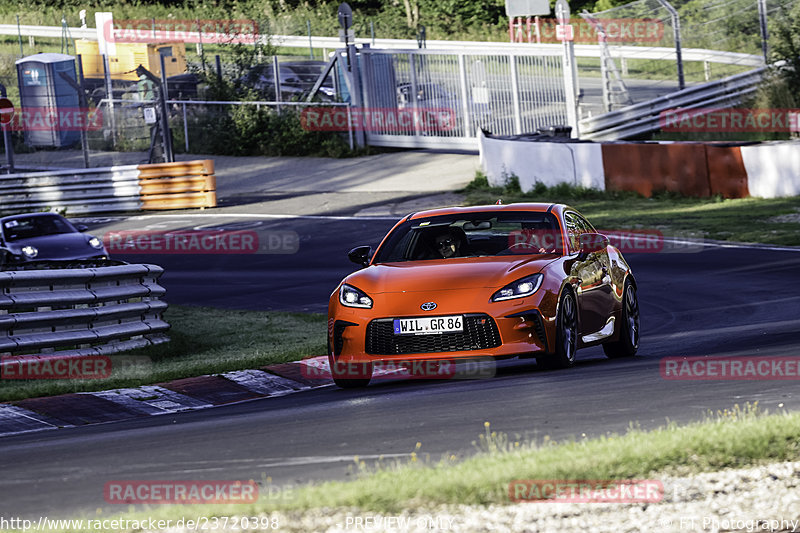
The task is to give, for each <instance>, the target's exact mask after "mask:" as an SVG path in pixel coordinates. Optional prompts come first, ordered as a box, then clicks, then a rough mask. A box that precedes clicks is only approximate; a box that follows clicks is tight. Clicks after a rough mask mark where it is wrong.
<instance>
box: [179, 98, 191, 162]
mask: <svg viewBox="0 0 800 533" xmlns="http://www.w3.org/2000/svg"><path fill="white" fill-rule="evenodd" d="M181 105H182V106H183V145H184V148H186V153H187V154H188V153H189V124H188V123H187V121H186V102H184V103H183V104H181Z"/></svg>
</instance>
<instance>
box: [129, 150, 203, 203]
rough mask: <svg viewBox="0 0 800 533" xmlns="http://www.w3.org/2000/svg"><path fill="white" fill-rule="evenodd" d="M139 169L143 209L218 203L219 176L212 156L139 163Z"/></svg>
mask: <svg viewBox="0 0 800 533" xmlns="http://www.w3.org/2000/svg"><path fill="white" fill-rule="evenodd" d="M138 168H139V187H140V188H141V192H140V193H139V194H140V199H141V202H142V209H143V210H160V209H191V208H201V209H203V208H206V207H216V206H217V179H216V176H214V161H213V160H211V159H202V160H197V161H176V162H175V163H156V164H149V165H139V167H138Z"/></svg>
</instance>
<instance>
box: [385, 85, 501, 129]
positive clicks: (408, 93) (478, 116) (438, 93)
mask: <svg viewBox="0 0 800 533" xmlns="http://www.w3.org/2000/svg"><path fill="white" fill-rule="evenodd" d="M413 92H414V91H413V89H412V85H411V83H400V84H398V85H397V107H398V109H407V108H411V107H413V105H414V100H415V99H416V105H417V108H419V109H422V110H431V109H437V110H449V111H450V117H451V120H450V121H445V127H443V128H442V131H460V130H462V129H463V126H462V124H463V109H462V108H463V105H462V103H461V102H462V100H461V98H460V97H459V96H456V95H455V94H454V93H452V92H450V91H448V90H447V89H446V88H445V87H444V86H442V85H440V84H438V83H435V82H427V83H418V84H417V93H416V98H414V96H415V95H414V94H413ZM469 104H470V108H469V112H470V115H471V117H470V118H471V122H472V123H473V124H476V125H477V126H478V127H484V126H487V125H488V123H489V121H490V120H491V117H492V113H491V109H490V108H489V104H488V103H478V102H475V101H474V100H470V102H469Z"/></svg>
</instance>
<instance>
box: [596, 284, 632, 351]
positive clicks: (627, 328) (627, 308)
mask: <svg viewBox="0 0 800 533" xmlns="http://www.w3.org/2000/svg"><path fill="white" fill-rule="evenodd" d="M638 349H639V298H638V296H637V295H636V287H634V286H633V283H631V281H630V280H625V292H624V294H623V296H622V319H621V320H620V332H619V340H616V341H613V342H607V343H605V344H603V351H604V352H605V353H606V357H609V358H611V359H617V358H620V357H633V356H634V355H636V351H637V350H638Z"/></svg>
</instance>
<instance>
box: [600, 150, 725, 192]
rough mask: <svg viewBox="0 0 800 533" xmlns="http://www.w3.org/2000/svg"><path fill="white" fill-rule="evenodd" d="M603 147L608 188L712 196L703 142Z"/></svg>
mask: <svg viewBox="0 0 800 533" xmlns="http://www.w3.org/2000/svg"><path fill="white" fill-rule="evenodd" d="M602 149H603V169H604V171H605V179H606V190H617V191H636V192H638V193H639V194H642V195H643V196H647V197H650V196H652V195H653V193H654V192H658V191H669V192H676V193H680V194H683V195H686V196H710V192H711V190H710V187H709V181H708V166H707V163H706V150H705V146H704V145H703V144H698V143H671V144H655V143H653V144H648V143H619V144H616V143H606V144H603V147H602Z"/></svg>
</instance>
